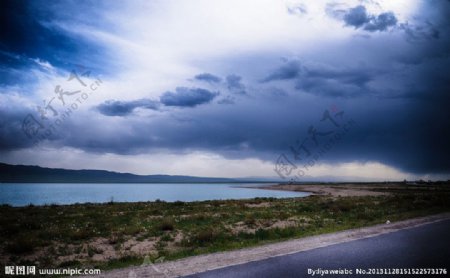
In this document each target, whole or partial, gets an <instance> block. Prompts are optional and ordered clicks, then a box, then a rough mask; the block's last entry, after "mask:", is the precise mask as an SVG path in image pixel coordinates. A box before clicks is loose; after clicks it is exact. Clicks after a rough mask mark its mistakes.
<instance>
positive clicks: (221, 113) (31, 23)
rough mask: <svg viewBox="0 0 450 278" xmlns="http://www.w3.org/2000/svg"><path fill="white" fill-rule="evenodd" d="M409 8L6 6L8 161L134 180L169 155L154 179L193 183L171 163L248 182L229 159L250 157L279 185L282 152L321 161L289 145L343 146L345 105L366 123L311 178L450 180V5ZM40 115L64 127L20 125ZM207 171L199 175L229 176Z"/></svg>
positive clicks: (1, 117)
mask: <svg viewBox="0 0 450 278" xmlns="http://www.w3.org/2000/svg"><path fill="white" fill-rule="evenodd" d="M412 2H414V3H412ZM412 2H409V1H407V2H405V1H398V2H395V3H394V2H392V1H387V0H386V1H378V2H375V1H364V2H360V1H356V0H355V1H348V2H346V3H343V4H342V3H336V2H334V1H325V0H323V1H314V2H311V3H309V2H308V3H300V2H295V1H294V2H293V1H285V2H283V1H281V2H280V1H255V2H252V1H249V2H247V1H245V3H244V2H242V1H218V2H217V3H216V4H215V5H212V4H211V3H210V2H208V1H201V0H199V1H192V2H189V3H188V2H183V1H181V2H179V3H173V2H171V1H163V2H154V3H152V4H149V3H147V2H146V1H137V0H136V1H131V2H130V3H128V2H127V3H115V4H109V2H106V1H105V2H102V1H99V2H97V3H92V2H89V1H88V2H82V4H80V6H77V5H75V4H74V3H73V2H71V1H62V2H60V3H58V4H52V5H43V2H41V3H40V2H39V1H38V2H36V4H33V5H25V3H24V2H21V1H7V2H5V3H6V4H5V9H4V15H3V16H2V19H1V20H2V23H4V25H3V24H2V26H9V27H8V28H7V29H6V30H4V29H2V30H4V31H2V32H3V33H2V34H1V35H2V44H0V62H1V67H0V71H1V73H2V76H1V79H0V81H1V84H0V86H1V87H0V89H1V91H0V153H1V156H2V157H3V158H4V160H2V161H7V162H9V163H22V164H27V161H29V159H30V157H31V154H32V153H33V152H35V153H39V156H40V158H39V157H38V158H33V161H36V162H35V163H36V164H40V165H49V164H50V163H51V162H49V161H48V159H49V156H50V155H49V154H50V153H52V154H53V153H54V150H59V149H65V150H67V151H66V152H65V157H66V160H65V163H66V164H65V165H73V168H77V167H81V165H83V163H84V162H85V161H88V160H89V161H93V163H94V162H95V161H96V162H98V165H100V166H99V167H100V168H106V169H115V170H117V169H118V168H120V167H121V163H120V161H121V159H122V160H123V161H127V163H129V164H128V165H133V166H129V167H130V168H127V170H128V171H131V172H132V171H133V167H137V166H136V164H135V163H132V162H130V161H133V157H135V158H139V161H141V162H142V163H141V164H145V161H149V163H150V161H153V157H158V158H161V160H160V161H161V162H160V163H161V165H162V166H156V165H155V164H152V165H153V166H152V167H153V168H152V169H148V172H149V173H157V172H161V169H163V168H164V167H165V169H169V170H168V171H167V172H166V173H170V174H189V173H187V172H189V171H190V170H192V168H190V167H188V166H185V168H183V167H182V164H183V163H181V162H180V163H178V164H177V167H176V169H175V168H173V169H172V168H171V165H172V164H173V163H175V162H174V160H176V159H177V157H179V160H180V161H183V162H184V163H185V164H189V159H192V161H195V165H198V167H199V168H198V169H200V168H202V167H204V168H205V169H206V168H208V167H206V166H204V164H202V163H201V160H202V159H205V161H211V162H210V163H208V164H209V165H215V166H214V167H221V166H220V165H227V166H226V167H225V166H223V167H224V169H225V168H226V169H229V172H228V173H227V175H228V176H232V172H233V171H235V172H236V173H238V172H239V174H236V175H241V176H242V175H244V172H243V171H240V170H239V171H238V170H236V169H237V168H236V167H232V166H230V165H229V164H230V163H232V162H233V161H239V162H243V161H246V163H248V165H247V166H245V165H242V167H248V172H249V173H252V174H251V175H257V174H258V173H259V175H262V176H274V175H276V173H274V172H273V171H272V170H269V171H270V173H267V171H268V170H267V169H272V168H273V167H272V166H273V165H274V164H275V162H276V159H277V158H278V157H279V156H280V155H281V154H284V155H286V157H287V158H289V159H290V160H291V161H292V162H293V163H295V164H296V165H298V166H300V167H301V166H303V165H304V164H305V163H308V161H309V159H310V158H307V157H305V158H304V159H303V160H302V159H295V153H293V152H292V147H293V146H296V145H298V142H303V141H305V142H306V143H305V144H307V147H308V148H310V149H311V150H312V149H314V148H317V150H319V149H320V146H323V145H324V144H326V142H328V140H329V138H332V136H334V134H332V133H330V132H331V131H333V130H334V129H333V128H334V127H335V125H334V123H333V122H331V121H326V120H323V121H321V119H322V118H323V117H324V113H325V112H326V111H328V112H329V113H332V114H333V111H334V112H337V111H341V112H343V114H340V115H342V118H336V119H335V120H336V121H339V120H342V121H348V120H352V121H354V122H355V123H356V124H355V125H353V126H352V127H351V128H350V129H349V131H348V132H346V133H345V136H343V137H342V139H341V140H339V143H337V144H334V145H333V148H332V149H331V150H330V151H327V153H326V155H323V156H321V158H320V160H319V161H318V162H317V165H316V167H317V168H316V170H311V171H312V172H311V173H315V174H317V175H319V174H324V173H325V172H326V171H331V170H330V169H341V170H339V171H344V172H345V175H347V176H350V175H352V172H351V171H350V170H349V169H352V168H351V167H350V166H348V165H353V166H354V167H355V168H354V169H359V170H354V172H353V174H354V175H356V176H358V175H365V176H367V177H369V176H370V177H371V178H373V176H371V175H369V174H368V172H370V170H367V169H373V170H374V171H375V169H378V170H377V173H379V174H377V175H379V176H380V177H379V178H381V179H382V177H381V176H382V175H383V174H382V172H383V171H386V173H389V175H390V176H391V177H402V175H404V176H408V177H417V176H419V175H421V176H426V177H428V176H429V177H437V176H439V177H447V176H448V175H450V173H449V169H450V159H449V157H448V155H447V154H448V153H450V144H449V143H448V142H450V124H449V121H448V119H449V118H450V112H449V110H448V109H447V108H446V106H447V105H448V103H450V97H449V94H448V90H449V84H450V79H449V76H448V74H447V72H448V69H449V68H450V58H449V57H450V55H449V54H450V53H449V51H450V50H449V49H450V48H449V45H450V24H449V18H450V12H449V11H450V3H449V2H448V1H444V0H442V1H433V2H431V1H430V2H419V1H417V2H416V1H412ZM402 3H403V4H402ZM39 4H42V5H39ZM401 4H402V5H401ZM255 6H258V7H259V8H258V9H255ZM155 7H157V8H155ZM198 7H204V8H203V9H199V8H198ZM229 7H234V11H235V12H234V13H231V12H230V13H228V12H227V11H228V10H229V9H228V8H229ZM413 7H414V8H413ZM88 8H89V9H88ZM82 11H83V12H82ZM2 12H3V11H2ZM243 15H245V16H243ZM93 18H96V19H98V20H93ZM130 18H133V20H132V21H130V20H129V19H130ZM268 18H270V20H267V19H268ZM22 19H23V20H22ZM193 30H194V31H195V32H194V31H193ZM16 33H17V34H16ZM23 34H27V35H26V36H25V35H23ZM3 42H4V43H3ZM31 46H33V47H31ZM74 70H76V71H77V72H80V73H82V72H84V73H85V75H84V76H81V75H80V76H78V77H79V78H80V80H81V81H83V82H84V84H85V85H86V86H83V83H81V82H78V81H77V79H76V78H73V75H72V73H73V72H72V71H74ZM71 76H72V78H70V77H71ZM98 79H100V80H101V81H102V83H99V81H98ZM68 80H70V81H68ZM96 82H97V83H96ZM92 84H94V85H95V86H94V87H95V88H97V87H98V90H96V91H95V90H93V89H91V86H92ZM56 86H60V88H63V89H64V90H63V91H64V92H73V91H77V90H81V91H82V92H84V93H86V96H87V97H86V98H85V99H83V98H81V93H80V94H79V95H70V94H68V95H65V97H66V99H67V104H66V105H63V104H61V103H60V102H59V101H58V99H57V94H55V88H56ZM53 99H54V100H53ZM77 99H78V100H77ZM51 101H53V102H51ZM50 102H51V103H52V105H54V108H55V110H56V111H57V112H58V113H59V114H58V117H59V118H58V117H53V115H54V114H53V113H52V111H51V110H50V107H49V106H48V104H49V103H50ZM74 103H75V104H76V109H75V108H73V107H75V106H73V107H72V105H73V104H74ZM38 107H41V111H42V109H44V110H45V111H46V112H47V114H46V115H47V117H48V118H49V119H47V120H44V119H42V118H41V116H42V114H40V112H38ZM43 107H44V108H43ZM69 110H70V111H71V112H70V113H69V114H67V115H68V116H67V117H66V118H64V120H63V121H62V115H64V113H68V112H67V111H69ZM29 114H30V115H33V116H34V118H35V119H36V120H37V121H40V122H41V123H42V124H43V125H45V127H46V128H47V129H51V127H50V124H53V129H51V130H52V131H51V134H49V135H48V136H44V137H42V138H43V139H42V140H39V144H35V142H34V140H30V139H29V138H28V137H27V136H26V135H25V133H24V131H23V127H24V119H25V117H26V116H27V115H29ZM57 119H61V123H60V124H59V125H57V124H56V123H57V122H56V120H57ZM39 132H45V130H41V131H39ZM313 134H315V137H314V138H315V139H312V136H313ZM43 150H48V155H46V154H45V151H43ZM110 155H111V156H114V161H115V163H116V164H114V165H111V163H108V162H107V161H108V159H106V158H105V157H107V156H110ZM96 157H97V160H96ZM88 158H89V159H88ZM60 160H64V159H60ZM212 161H214V162H212ZM193 163H194V162H193ZM202 165H203V166H202ZM268 165H270V167H268ZM343 165H344V166H343ZM345 165H346V166H345ZM355 165H356V166H355ZM361 165H366V166H367V167H369V168H364V167H363V166H361ZM353 166H352V167H353ZM333 167H335V168H333ZM362 168H364V169H366V170H364V171H361V169H362ZM170 169H172V170H170ZM183 169H184V170H183ZM196 169H197V168H196ZM208 169H209V170H205V173H204V174H201V173H199V172H196V174H201V175H204V176H211V175H216V174H217V171H213V170H211V169H210V168H208ZM317 169H321V170H320V171H319V170H317ZM380 169H384V170H380ZM136 171H138V170H136ZM139 171H143V169H141V168H139ZM192 171H194V170H192ZM195 171H200V170H195ZM314 171H316V172H314ZM336 171H338V170H336ZM358 171H360V172H358ZM363 172H364V173H365V174H362V173H363ZM339 174H340V173H339V172H334V173H330V175H336V176H339ZM433 175H434V176H433Z"/></svg>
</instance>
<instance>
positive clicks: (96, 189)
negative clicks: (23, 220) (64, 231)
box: [0, 183, 309, 206]
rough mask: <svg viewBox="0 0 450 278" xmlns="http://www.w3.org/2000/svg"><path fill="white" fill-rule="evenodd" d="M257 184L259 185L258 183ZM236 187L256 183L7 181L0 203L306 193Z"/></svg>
mask: <svg viewBox="0 0 450 278" xmlns="http://www.w3.org/2000/svg"><path fill="white" fill-rule="evenodd" d="M258 185H259V186H260V185H261V184H258ZM239 186H246V187H251V186H257V184H213V183H210V184H195V183H183V184H180V183H176V184H175V183H151V184H136V183H126V184H118V183H111V184H103V183H100V184H99V183H95V184H76V183H34V184H30V183H6V184H0V204H9V205H12V206H26V205H29V204H30V203H32V204H34V205H44V204H61V205H63V204H75V203H104V202H109V201H111V200H114V201H115V202H145V201H155V200H156V199H160V200H162V201H167V202H174V201H184V202H190V201H205V200H224V199H249V198H256V197H274V198H290V197H305V196H308V195H309V193H304V192H290V191H278V190H264V189H256V188H239Z"/></svg>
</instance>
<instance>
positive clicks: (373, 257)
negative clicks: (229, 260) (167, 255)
mask: <svg viewBox="0 0 450 278" xmlns="http://www.w3.org/2000/svg"><path fill="white" fill-rule="evenodd" d="M374 268H375V269H376V268H446V269H447V271H450V220H444V221H440V222H436V223H431V224H426V225H423V226H419V227H415V228H410V229H404V230H399V231H396V232H392V233H388V234H382V235H379V236H375V237H371V238H364V239H359V240H355V241H351V242H345V243H339V244H335V245H331V246H327V247H321V248H317V249H313V250H309V251H303V252H298V253H294V254H290V255H283V256H279V257H274V258H269V259H264V260H260V261H255V262H249V263H245V264H241V265H235V266H230V267H225V268H221V269H217V270H211V271H207V272H203V273H199V274H194V275H190V276H185V277H189V278H194V277H195V278H209V277H211V278H212V277H214V278H220V277H227V278H234V277H236V278H241V277H258V278H265V277H267V278H268V277H271V278H273V277H283V278H284V277H369V275H356V274H355V272H356V269H362V270H368V269H374ZM308 270H309V272H310V273H311V270H315V271H318V270H319V271H321V270H322V271H324V270H341V271H345V270H347V271H350V270H351V271H352V275H345V274H344V275H324V276H320V274H319V275H314V276H312V275H311V274H308ZM370 276H371V277H382V275H370ZM445 276H446V275H433V276H432V277H445ZM389 277H405V276H403V275H389ZM409 277H423V276H422V275H410V276H409Z"/></svg>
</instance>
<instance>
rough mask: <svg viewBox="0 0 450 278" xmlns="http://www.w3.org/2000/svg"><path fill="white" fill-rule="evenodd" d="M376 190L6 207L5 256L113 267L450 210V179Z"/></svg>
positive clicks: (1, 236) (14, 261) (0, 233)
mask: <svg viewBox="0 0 450 278" xmlns="http://www.w3.org/2000/svg"><path fill="white" fill-rule="evenodd" d="M317 186H320V185H317ZM347 186H348V185H347ZM378 191H383V192H387V195H381V196H353V197H352V196H348V197H338V196H332V195H314V196H309V197H306V198H289V199H270V198H257V199H251V200H239V201H236V200H233V201H232V200H230V201H205V202H189V203H188V202H174V203H166V202H162V201H160V202H147V203H113V202H111V203H107V204H82V205H67V206H58V205H50V206H28V207H20V208H17V207H16V208H15V207H10V206H5V205H4V206H0V242H1V246H0V261H1V263H2V264H3V265H37V266H39V267H41V268H42V267H86V268H87V267H96V268H101V269H111V268H118V267H125V266H129V265H136V264H141V263H142V261H143V258H144V256H146V255H147V256H149V257H150V259H151V260H156V259H157V258H160V259H161V258H162V257H164V259H165V260H172V259H177V258H182V257H186V256H193V255H198V254H204V253H210V252H216V251H223V250H231V249H236V248H243V247H248V246H255V245H260V244H264V243H268V242H275V241H281V240H286V239H290V238H299V237H305V236H309V235H316V234H321V233H328V232H334V231H339V230H345V229H350V228H355V227H362V226H368V225H373V224H379V223H384V222H386V221H387V220H390V221H391V222H392V221H396V220H402V219H407V218H411V217H415V216H423V215H429V214H435V213H440V212H447V211H450V191H449V186H448V185H441V186H426V185H424V186H418V187H417V186H415V187H412V186H410V187H408V186H403V187H402V186H400V187H399V186H397V187H389V186H385V187H384V188H381V187H380V188H379V189H378Z"/></svg>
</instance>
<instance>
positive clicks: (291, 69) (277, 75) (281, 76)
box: [262, 60, 301, 82]
mask: <svg viewBox="0 0 450 278" xmlns="http://www.w3.org/2000/svg"><path fill="white" fill-rule="evenodd" d="M300 71H301V64H300V62H299V61H296V60H293V61H289V62H287V63H286V64H284V65H283V66H282V67H280V68H279V69H277V70H276V71H274V72H273V73H271V74H270V75H269V76H267V77H266V78H264V79H263V80H262V82H269V81H272V80H289V79H294V78H297V77H298V76H299V74H300Z"/></svg>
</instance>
